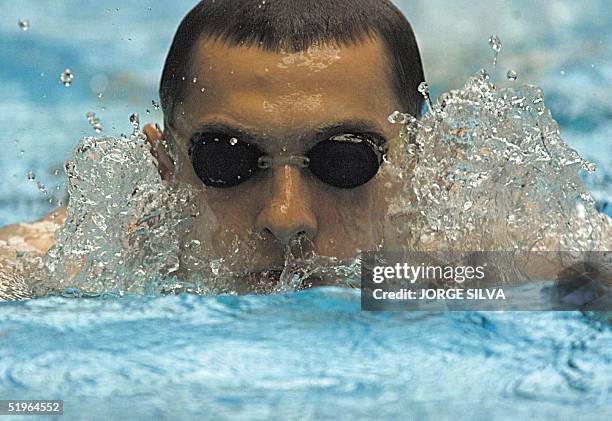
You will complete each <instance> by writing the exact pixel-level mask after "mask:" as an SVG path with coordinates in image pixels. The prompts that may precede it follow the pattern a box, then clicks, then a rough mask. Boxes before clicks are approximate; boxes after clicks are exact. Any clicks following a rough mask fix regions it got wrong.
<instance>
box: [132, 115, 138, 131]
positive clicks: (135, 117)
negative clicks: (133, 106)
mask: <svg viewBox="0 0 612 421" xmlns="http://www.w3.org/2000/svg"><path fill="white" fill-rule="evenodd" d="M130 124H131V125H132V127H133V128H134V131H137V130H140V118H139V117H138V113H133V114H132V115H131V116H130Z"/></svg>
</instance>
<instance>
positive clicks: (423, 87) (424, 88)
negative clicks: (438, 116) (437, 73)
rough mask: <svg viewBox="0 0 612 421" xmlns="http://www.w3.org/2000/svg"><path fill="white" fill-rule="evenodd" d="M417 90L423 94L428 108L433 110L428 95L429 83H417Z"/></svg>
mask: <svg viewBox="0 0 612 421" xmlns="http://www.w3.org/2000/svg"><path fill="white" fill-rule="evenodd" d="M417 89H418V91H419V92H420V93H421V95H423V97H424V98H425V100H426V101H427V105H428V106H429V110H430V111H431V110H433V104H432V102H431V98H430V97H429V85H428V84H427V82H421V83H419V87H418V88H417Z"/></svg>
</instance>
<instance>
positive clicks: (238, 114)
mask: <svg viewBox="0 0 612 421" xmlns="http://www.w3.org/2000/svg"><path fill="white" fill-rule="evenodd" d="M385 55H386V54H385V50H384V47H383V45H382V44H381V43H380V42H379V41H366V42H364V43H361V44H359V45H356V46H341V47H335V46H318V47H312V48H310V49H308V50H307V51H304V52H299V53H270V52H265V51H262V50H260V49H258V48H255V47H231V46H227V45H226V44H224V43H221V42H217V41H210V40H201V41H200V42H199V43H197V44H196V47H195V48H194V52H193V56H192V57H191V64H192V65H191V73H189V74H188V75H186V76H185V77H186V81H185V82H184V84H188V87H187V89H186V90H185V94H184V97H183V100H182V102H181V103H179V104H177V106H176V108H175V124H174V127H173V128H171V129H170V130H171V132H172V136H173V138H174V139H175V141H176V143H177V144H178V151H179V156H178V167H177V168H176V177H177V180H179V181H181V182H186V183H189V184H191V185H193V186H196V188H197V191H198V192H199V193H198V194H199V197H198V199H197V200H198V201H199V203H201V204H202V208H204V207H206V208H207V209H209V212H203V213H202V215H207V216H202V217H201V220H200V221H198V222H197V226H196V228H195V232H193V233H192V234H191V235H192V236H194V237H196V238H197V239H199V240H200V241H202V242H203V243H205V244H206V245H207V246H208V247H211V250H212V253H213V254H214V255H215V257H217V258H223V257H226V256H229V255H234V256H240V258H239V259H235V261H234V262H233V263H232V265H233V269H234V270H235V271H236V272H259V271H264V270H270V269H282V266H283V264H284V262H285V252H286V250H287V245H288V244H289V243H290V242H291V240H292V239H295V238H296V236H297V235H298V234H300V233H305V235H306V238H307V239H309V240H310V241H306V242H303V243H302V249H301V251H300V253H305V254H308V253H309V252H314V253H316V254H317V255H320V256H331V257H335V258H339V259H347V258H351V257H354V256H355V255H356V254H357V253H358V252H359V251H360V250H376V249H378V248H379V246H380V245H381V243H382V241H383V219H384V215H385V213H386V211H387V206H388V203H387V198H388V197H389V195H390V194H391V191H392V190H393V189H394V188H395V187H394V184H393V182H392V177H391V176H392V174H391V171H389V170H385V166H386V165H387V164H386V163H384V164H383V165H382V166H381V169H380V170H379V172H378V174H377V175H376V176H375V177H374V178H373V179H372V180H370V181H369V182H367V183H366V184H363V185H361V186H358V187H356V188H352V189H343V188H339V187H334V186H332V185H329V184H326V183H325V182H323V181H321V180H319V179H318V178H317V177H315V176H314V175H313V174H312V173H311V172H310V171H309V169H307V168H300V167H298V166H293V165H281V166H275V167H273V168H270V169H267V170H265V171H262V172H259V173H257V174H256V175H255V176H253V177H251V178H249V179H248V180H247V181H245V182H243V183H241V184H239V185H237V186H234V187H230V188H218V187H210V186H206V185H205V184H204V183H202V181H201V180H200V178H199V177H198V175H197V174H196V172H195V171H194V168H193V166H192V163H191V161H190V158H189V148H190V145H191V144H190V139H191V138H192V136H193V135H194V134H195V133H198V132H202V131H207V130H210V131H213V132H218V131H219V130H220V129H219V128H222V131H223V133H224V134H228V135H231V136H234V137H236V138H240V137H241V136H244V135H245V134H246V135H248V138H249V142H250V143H254V144H256V145H257V146H258V147H259V148H260V149H261V150H263V151H264V152H265V153H266V154H267V155H271V156H276V155H278V154H289V155H305V154H306V153H307V152H308V151H309V150H310V148H312V147H313V146H314V145H315V144H317V143H318V142H320V141H321V140H322V139H321V134H322V133H326V136H327V135H329V134H330V131H329V129H330V128H333V130H332V132H333V135H342V134H356V135H360V134H362V133H365V132H369V133H378V134H379V135H380V136H381V137H382V138H384V139H386V140H387V142H388V144H389V146H390V147H391V148H394V147H397V144H398V143H399V142H398V141H397V138H398V136H399V133H400V130H401V128H400V127H399V126H398V125H393V124H390V123H389V121H388V116H389V114H390V113H391V112H393V111H394V110H397V109H400V105H399V103H398V100H397V99H396V95H395V94H394V92H393V91H392V87H391V78H390V76H389V73H388V70H387V66H386V62H385ZM337 165H344V164H343V163H342V162H338V163H337ZM210 211H212V214H213V215H214V217H213V219H212V220H211V219H210Z"/></svg>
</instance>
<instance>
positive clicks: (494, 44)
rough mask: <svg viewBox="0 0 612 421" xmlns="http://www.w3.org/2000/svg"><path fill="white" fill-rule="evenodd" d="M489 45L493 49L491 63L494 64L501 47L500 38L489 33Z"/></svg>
mask: <svg viewBox="0 0 612 421" xmlns="http://www.w3.org/2000/svg"><path fill="white" fill-rule="evenodd" d="M489 46H490V47H491V49H492V50H493V65H494V66H495V65H496V64H497V56H498V54H499V52H500V51H501V48H502V42H501V39H499V37H498V36H497V35H491V37H489Z"/></svg>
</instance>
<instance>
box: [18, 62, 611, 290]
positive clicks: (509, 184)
mask: <svg viewBox="0 0 612 421" xmlns="http://www.w3.org/2000/svg"><path fill="white" fill-rule="evenodd" d="M424 91H425V92H424V95H428V92H427V89H425V88H424ZM427 99H428V105H429V111H428V112H427V113H425V115H424V116H423V118H422V119H420V120H417V119H415V118H414V117H412V116H409V115H406V114H400V113H397V112H396V113H394V114H393V115H392V116H391V117H390V121H396V122H398V123H402V124H404V125H405V128H406V130H405V133H404V136H403V138H402V142H403V147H402V148H397V149H396V150H395V151H391V152H390V153H389V155H388V156H387V157H386V160H387V164H388V165H386V166H383V170H384V171H392V172H393V174H394V176H395V179H396V180H397V181H398V182H399V184H400V185H401V188H400V189H399V190H398V193H397V194H395V195H394V197H393V198H392V200H391V205H390V209H389V212H388V215H387V216H386V220H385V244H384V248H385V249H389V250H398V251H405V252H410V251H434V250H438V251H439V250H462V251H467V250H472V251H478V250H522V251H529V250H565V251H576V252H580V251H589V250H610V249H611V247H610V246H611V241H612V240H611V237H612V236H610V232H611V231H612V222H611V220H610V218H608V217H606V216H605V215H603V214H600V213H598V212H597V210H596V209H595V206H594V203H593V199H592V198H591V196H590V195H589V193H588V191H586V189H585V188H584V187H583V185H582V184H581V181H580V171H582V170H586V171H589V172H592V171H594V170H595V168H594V167H593V166H592V165H591V164H589V163H588V162H586V161H584V160H583V159H582V158H581V157H580V156H579V155H578V153H577V152H576V151H574V150H573V149H571V148H569V147H568V146H567V144H566V143H565V142H564V141H563V139H562V138H561V137H560V133H559V128H558V126H557V124H556V122H555V121H554V119H553V118H552V116H551V113H550V111H549V110H548V109H547V108H546V106H545V103H544V99H543V93H542V91H541V89H539V88H538V87H535V86H529V85H522V86H513V87H509V88H504V89H499V88H498V87H496V86H495V85H494V84H493V83H492V82H491V80H490V79H489V76H488V74H487V72H486V71H484V70H482V71H481V72H480V73H479V74H477V75H475V76H473V77H471V78H470V79H469V80H468V81H467V83H466V84H465V86H464V87H463V88H462V89H459V90H453V91H450V92H447V93H445V94H443V95H441V96H440V98H439V99H438V101H437V103H435V104H433V103H432V102H431V100H429V98H427ZM65 170H66V174H67V176H68V182H69V193H70V203H69V206H68V218H67V221H66V223H65V225H64V227H63V228H61V229H60V230H59V232H58V234H57V244H56V245H55V246H54V247H53V248H52V249H51V250H50V251H49V253H48V254H47V255H46V256H45V257H44V258H43V259H42V261H38V262H37V263H36V265H35V266H36V267H37V269H36V270H35V275H34V276H33V277H32V279H33V280H32V282H31V287H32V290H33V294H34V295H37V296H40V295H48V294H57V293H61V294H62V295H64V296H83V295H86V296H87V295H94V296H98V295H101V294H117V295H122V294H123V293H126V292H129V293H153V294H160V293H161V294H163V293H176V292H183V291H186V292H193V293H198V294H216V293H236V292H237V291H238V290H239V289H240V288H239V287H238V285H239V283H240V282H244V278H243V275H239V276H238V274H236V273H234V272H233V271H232V269H231V264H229V263H230V262H231V261H232V260H235V259H240V258H241V256H239V255H229V256H225V257H224V258H222V259H218V258H213V257H212V255H211V254H210V244H206V243H202V242H200V241H199V240H191V241H188V240H185V238H188V237H189V236H188V235H185V236H182V235H177V233H187V234H188V233H190V232H191V230H193V229H194V221H195V220H196V218H202V217H204V218H205V219H204V220H205V221H207V222H208V223H210V224H214V223H215V218H214V216H213V215H212V213H211V212H208V211H207V209H206V208H204V209H203V208H202V204H198V206H197V207H196V205H195V203H194V200H193V199H194V197H195V191H194V187H190V186H188V185H185V184H180V185H179V184H173V185H172V186H170V185H168V184H166V182H162V181H161V178H160V176H159V174H158V171H157V168H156V163H155V161H154V159H153V157H152V156H151V154H150V152H149V148H148V145H147V143H146V139H145V137H144V135H143V134H142V133H141V132H140V131H139V128H138V127H135V131H134V133H133V134H132V135H131V136H130V137H121V138H113V137H106V138H100V139H97V138H92V137H86V138H84V139H82V140H81V142H80V143H79V145H78V146H77V148H76V150H75V152H74V154H73V156H72V159H71V160H70V161H69V162H67V163H66V168H65ZM198 220H199V221H200V222H199V223H201V221H202V219H198ZM300 241H303V239H296V241H295V242H294V243H293V244H290V245H289V246H288V248H287V251H286V253H285V256H286V261H285V266H284V268H283V270H282V271H280V270H279V271H270V272H269V273H268V274H265V273H264V275H263V276H262V275H261V274H260V275H258V276H259V279H250V280H249V282H251V283H254V285H255V287H254V288H253V291H254V292H274V291H277V292H278V291H290V290H295V289H299V288H301V287H302V286H303V281H304V280H306V279H308V278H309V277H312V276H323V277H328V278H329V277H330V276H331V277H333V278H336V279H340V280H341V281H340V282H337V283H339V284H344V285H349V286H356V285H359V273H360V267H359V263H360V261H359V257H358V256H357V257H355V258H354V259H349V260H347V261H338V260H337V259H334V258H330V257H324V256H317V255H315V254H313V253H310V254H309V255H308V256H306V257H304V256H302V255H300V254H299V253H298V254H297V255H294V254H293V253H292V252H291V250H292V249H294V248H295V247H298V248H299V247H300V246H301V243H300ZM236 250H238V249H236ZM25 258H27V259H30V261H31V260H32V257H31V256H26V257H25ZM266 275H269V279H267V278H266Z"/></svg>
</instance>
